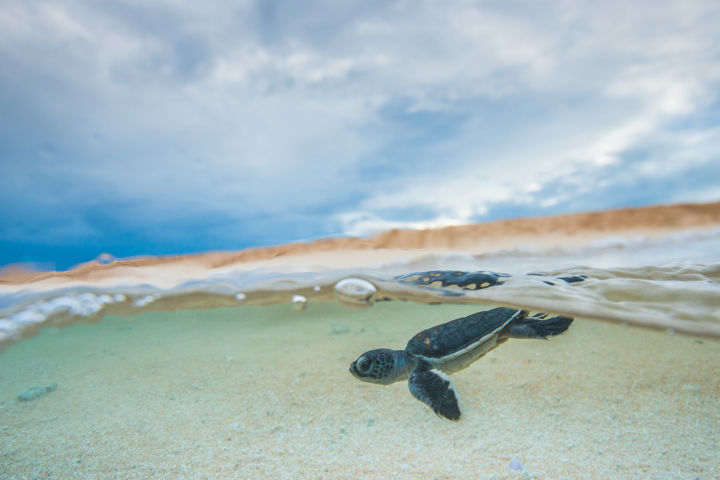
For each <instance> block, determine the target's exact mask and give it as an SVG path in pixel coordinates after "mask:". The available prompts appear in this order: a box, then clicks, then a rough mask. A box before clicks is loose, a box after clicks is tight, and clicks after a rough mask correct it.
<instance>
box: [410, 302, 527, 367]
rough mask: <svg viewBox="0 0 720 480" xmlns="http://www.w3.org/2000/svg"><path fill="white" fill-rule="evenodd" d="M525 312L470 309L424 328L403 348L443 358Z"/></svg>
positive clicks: (416, 353) (492, 332) (430, 356)
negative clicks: (457, 316) (438, 323)
mask: <svg viewBox="0 0 720 480" xmlns="http://www.w3.org/2000/svg"><path fill="white" fill-rule="evenodd" d="M518 314H520V315H518ZM526 315H527V313H526V312H525V311H522V310H518V309H515V308H506V307H499V308H493V309H492V310H487V311H484V312H478V313H473V314H472V315H468V316H467V317H462V318H458V319H455V320H451V321H449V322H447V323H443V324H441V325H437V326H435V327H432V328H428V329H427V330H423V331H422V332H420V333H418V334H417V335H415V336H414V337H413V338H411V339H410V341H409V342H408V344H407V346H406V347H405V350H406V351H407V352H408V353H410V354H413V355H421V356H423V357H428V358H442V357H445V356H448V355H452V354H454V353H457V352H459V351H461V350H463V349H464V348H467V347H468V346H470V345H472V344H473V343H475V342H478V341H479V340H482V339H483V337H487V338H488V339H489V338H491V337H492V336H493V335H495V334H497V333H498V332H499V331H500V330H501V329H502V328H503V327H504V326H505V325H507V324H508V323H509V322H510V320H513V319H514V318H518V317H520V318H524V317H525V316H526Z"/></svg>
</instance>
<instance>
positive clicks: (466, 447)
mask: <svg viewBox="0 0 720 480" xmlns="http://www.w3.org/2000/svg"><path fill="white" fill-rule="evenodd" d="M477 310H478V307H476V306H448V305H445V306H425V305H416V304H408V303H401V302H391V303H379V304H377V305H375V306H373V307H372V308H370V309H367V310H354V309H348V308H344V307H342V306H341V305H338V304H336V303H315V304H310V305H309V307H308V310H307V311H305V312H302V313H295V312H292V307H291V306H290V305H287V304H285V305H274V306H270V307H237V308H232V309H216V310H210V311H205V310H195V311H181V312H173V313H147V314H142V315H138V316H136V317H127V318H124V317H108V318H106V319H104V320H103V321H102V322H101V323H100V324H98V325H91V326H87V325H75V326H72V327H68V328H65V329H61V330H46V331H44V332H43V333H41V334H40V335H39V336H37V337H35V338H32V339H28V340H26V341H23V342H20V343H18V344H16V345H13V346H11V347H10V348H9V349H8V350H7V351H6V352H5V353H4V354H3V355H2V356H0V419H1V421H0V478H63V479H65V478H87V479H93V478H98V479H99V478H188V479H195V478H198V479H199V478H288V479H289V478H308V479H312V478H347V479H356V478H377V479H384V478H418V479H429V478H437V479H454V478H480V479H487V478H494V479H503V478H510V479H516V478H539V479H544V478H552V479H562V478H567V479H585V478H587V479H597V478H614V479H636V478H654V479H664V478H667V479H671V478H672V479H677V478H686V479H694V478H700V479H714V478H718V477H720V466H718V465H719V464H718V462H717V458H718V453H719V452H718V445H719V444H720V431H719V430H718V428H717V419H718V418H720V378H718V375H717V372H718V371H720V343H718V342H715V341H710V340H698V339H694V338H687V337H681V336H671V335H668V334H664V333H657V332H652V331H645V330H640V329H632V328H626V327H619V326H614V325H608V324H603V323H598V322H591V321H583V320H581V319H579V320H576V322H575V323H574V324H573V325H572V326H571V328H570V330H569V331H568V332H567V333H566V334H564V335H562V336H559V337H557V338H554V339H552V340H551V341H535V340H511V341H509V342H508V343H507V344H505V345H503V346H501V347H500V348H499V349H497V350H495V351H493V352H491V353H490V354H489V355H488V356H487V357H486V358H484V359H482V360H480V361H479V362H477V363H475V364H474V365H472V366H471V367H470V368H468V369H467V370H464V371H462V372H459V373H457V374H455V375H454V376H453V377H454V380H455V384H456V388H457V390H458V392H459V394H460V397H461V401H462V405H463V408H464V415H463V418H462V419H461V421H460V422H457V423H453V422H450V421H447V420H443V419H440V418H438V417H436V416H435V415H434V414H433V413H432V412H431V411H430V410H429V409H428V408H427V407H425V406H424V405H422V404H421V403H420V402H418V401H416V400H415V399H413V398H412V397H411V396H410V394H409V393H408V390H407V386H406V385H405V384H403V383H398V384H394V385H391V386H387V387H381V386H376V385H370V384H365V383H361V382H359V381H357V380H355V379H354V378H352V376H351V375H350V374H349V373H348V366H349V363H350V362H351V361H352V360H354V359H355V358H356V357H357V356H358V355H359V354H361V353H362V352H363V351H365V350H367V349H370V348H376V347H380V346H388V347H393V348H402V347H403V346H404V345H405V343H406V341H407V340H408V338H409V337H410V336H411V335H412V334H414V333H416V332H417V331H419V330H420V329H422V328H426V327H428V326H431V325H434V324H437V323H439V322H442V321H446V320H448V319H451V318H455V317H457V316H461V315H465V314H468V313H471V312H473V311H477ZM334 324H339V325H344V326H347V327H348V329H349V332H348V333H343V334H334V333H333V325H334ZM338 330H342V329H338ZM50 382H57V383H58V388H57V390H55V391H54V392H50V393H48V394H46V395H44V396H42V397H40V398H38V399H36V400H34V401H31V402H19V401H18V400H17V399H16V395H17V393H18V391H20V390H22V389H25V388H28V387H31V386H34V385H45V384H48V383H50ZM511 465H512V466H514V467H519V466H521V467H522V469H521V470H513V469H511Z"/></svg>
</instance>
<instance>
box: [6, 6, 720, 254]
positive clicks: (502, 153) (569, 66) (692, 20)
mask: <svg viewBox="0 0 720 480" xmlns="http://www.w3.org/2000/svg"><path fill="white" fill-rule="evenodd" d="M718 25H720V2H718V1H717V0H708V1H701V0H697V1H692V0H683V1H664V0H659V1H653V2H645V1H637V2H626V1H624V0H623V1H619V0H618V1H615V0H610V1H605V2H596V1H569V0H568V1H563V0H559V1H554V2H536V1H533V0H528V1H512V0H510V1H492V0H491V1H482V2H473V1H456V2H439V1H421V0H413V1H368V0H365V1H357V2H355V1H350V2H337V1H331V0H328V1H305V2H296V1H275V0H262V1H250V0H245V1H237V0H217V1H209V2H197V1H191V0H175V1H171V0H160V1H156V2H146V1H141V0H115V1H110V2H93V1H89V0H52V1H43V0H38V1H32V2H28V1H27V0H2V1H1V2H0V202H1V203H0V264H7V263H12V262H40V263H42V264H43V265H44V266H46V267H48V268H50V267H56V268H67V267H68V266H70V265H72V264H75V263H78V262H81V261H87V260H90V259H92V258H94V257H96V256H97V255H98V254H100V253H101V252H110V253H112V254H114V255H116V256H119V257H126V256H134V255H143V254H152V255H158V254H174V253H187V252H197V251H204V250H209V249H238V248H243V247H248V246H256V245H266V244H277V243H284V242H288V241H296V240H310V239H315V238H321V237H327V236H337V235H353V236H362V235H369V234H372V233H374V232H377V231H379V230H382V229H386V228H391V227H399V228H420V227H432V226H444V225H455V224H463V223H468V222H477V221H488V220H493V219H498V218H511V217H518V216H536V215H548V214H555V213H564V212H574V211H583V210H596V209H605V208H614V207H623V206H639V205H649V204H657V203H673V202H686V201H690V202H704V201H713V200H718V199H720V98H719V94H720V28H718Z"/></svg>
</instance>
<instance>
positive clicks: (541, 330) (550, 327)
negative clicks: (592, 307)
mask: <svg viewBox="0 0 720 480" xmlns="http://www.w3.org/2000/svg"><path fill="white" fill-rule="evenodd" d="M538 318H540V317H538V316H534V317H529V318H523V319H518V320H515V321H513V322H511V323H510V324H509V325H508V326H507V327H506V330H505V334H506V335H507V336H508V337H510V338H548V337H553V336H555V335H559V334H561V333H563V332H564V331H565V330H567V329H568V327H569V326H570V324H571V323H572V321H573V319H572V318H570V317H552V318H548V319H547V320H538Z"/></svg>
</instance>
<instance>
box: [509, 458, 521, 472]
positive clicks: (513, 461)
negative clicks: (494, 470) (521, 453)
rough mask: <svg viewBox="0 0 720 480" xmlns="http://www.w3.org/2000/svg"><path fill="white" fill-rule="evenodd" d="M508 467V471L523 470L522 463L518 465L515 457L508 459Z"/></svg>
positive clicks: (518, 461) (518, 462)
mask: <svg viewBox="0 0 720 480" xmlns="http://www.w3.org/2000/svg"><path fill="white" fill-rule="evenodd" d="M508 466H509V467H510V470H522V469H523V466H522V463H520V460H518V459H517V458H515V457H513V458H511V459H510V465H508Z"/></svg>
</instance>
